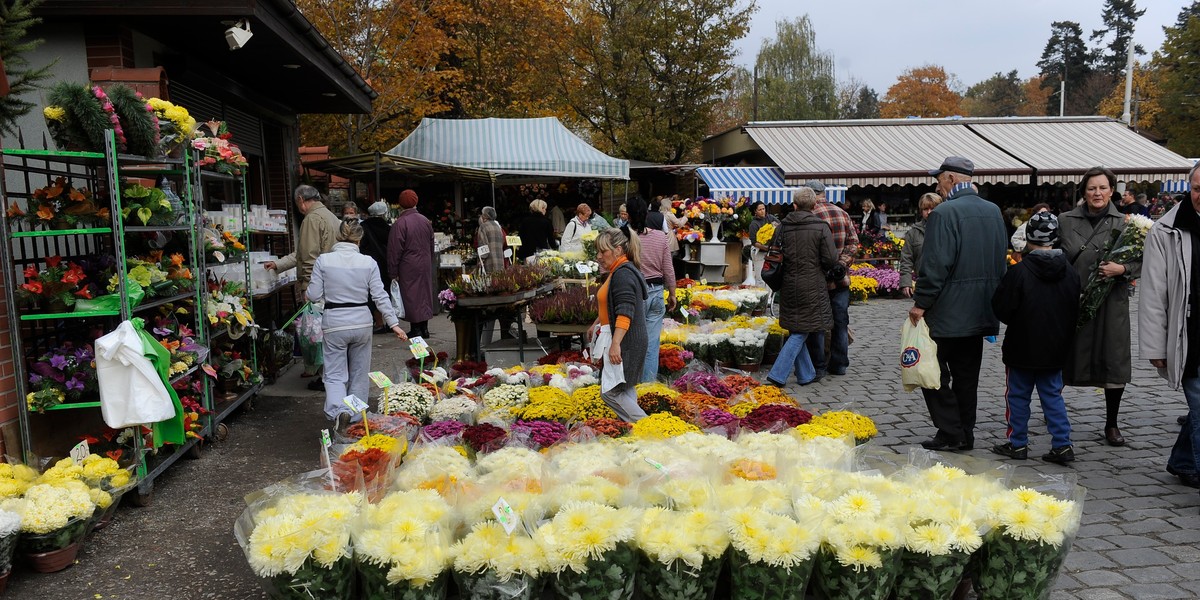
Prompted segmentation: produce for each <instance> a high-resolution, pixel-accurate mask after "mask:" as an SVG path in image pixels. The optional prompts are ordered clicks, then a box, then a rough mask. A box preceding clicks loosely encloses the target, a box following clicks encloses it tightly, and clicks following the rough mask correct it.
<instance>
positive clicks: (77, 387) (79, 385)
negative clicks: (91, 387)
mask: <svg viewBox="0 0 1200 600" xmlns="http://www.w3.org/2000/svg"><path fill="white" fill-rule="evenodd" d="M66 385H67V391H68V392H82V391H83V382H82V381H80V380H79V378H78V377H72V378H70V379H68V380H67V381H66Z"/></svg>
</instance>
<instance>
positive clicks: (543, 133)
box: [387, 117, 629, 179]
mask: <svg viewBox="0 0 1200 600" xmlns="http://www.w3.org/2000/svg"><path fill="white" fill-rule="evenodd" d="M387 154H391V155H394V156H403V157H408V158H415V159H419V160H423V161H429V162H434V163H440V164H444V165H453V166H457V167H470V168H473V169H485V170H487V171H491V172H492V173H495V174H496V175H499V176H518V177H580V178H588V179H629V161H627V160H624V159H619V158H613V157H611V156H609V155H607V154H605V153H603V152H601V151H599V150H597V149H595V148H593V147H592V146H591V145H589V144H588V143H587V142H585V141H583V140H582V139H581V138H580V137H579V136H577V135H575V134H574V133H572V132H571V130H569V129H567V128H566V127H564V126H563V124H562V123H560V122H559V121H558V119H556V118H554V117H543V118H537V119H497V118H488V119H431V118H426V119H422V120H421V124H420V125H418V126H417V128H416V129H415V130H413V132H412V133H410V134H409V135H408V137H406V138H404V140H403V141H401V142H400V143H399V144H397V145H396V146H395V147H394V148H392V149H391V150H388V151H387Z"/></svg>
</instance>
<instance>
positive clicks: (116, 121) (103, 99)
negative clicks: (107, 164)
mask: <svg viewBox="0 0 1200 600" xmlns="http://www.w3.org/2000/svg"><path fill="white" fill-rule="evenodd" d="M92 94H95V96H96V100H99V101H100V107H101V108H103V109H104V112H106V113H108V120H109V121H112V124H113V131H114V132H116V135H117V143H118V144H120V145H121V146H125V145H126V141H125V130H124V129H122V128H121V117H118V116H117V109H116V107H114V106H113V103H112V102H111V101H110V100H109V99H108V94H106V93H104V88H102V87H100V86H98V85H97V86H92Z"/></svg>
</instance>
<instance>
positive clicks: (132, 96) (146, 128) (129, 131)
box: [105, 84, 158, 157]
mask: <svg viewBox="0 0 1200 600" xmlns="http://www.w3.org/2000/svg"><path fill="white" fill-rule="evenodd" d="M105 92H106V93H107V94H108V99H109V101H110V102H112V105H113V108H115V109H116V111H117V116H118V117H120V118H121V128H122V129H124V130H125V139H127V140H128V142H129V144H128V145H129V153H130V154H137V155H140V156H151V157H153V156H154V154H155V152H156V150H157V148H158V125H157V124H156V123H155V121H154V113H153V112H152V111H148V110H146V101H145V100H144V99H142V98H139V97H138V94H137V92H135V91H133V88H130V87H129V86H126V85H121V84H117V85H113V86H111V87H109V88H108V89H106V90H105Z"/></svg>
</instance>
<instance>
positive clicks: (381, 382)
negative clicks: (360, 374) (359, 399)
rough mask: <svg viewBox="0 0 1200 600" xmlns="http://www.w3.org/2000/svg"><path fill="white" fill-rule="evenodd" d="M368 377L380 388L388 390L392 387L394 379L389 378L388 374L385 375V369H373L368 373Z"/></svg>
mask: <svg viewBox="0 0 1200 600" xmlns="http://www.w3.org/2000/svg"><path fill="white" fill-rule="evenodd" d="M367 377H368V378H369V379H370V380H371V381H372V382H373V383H374V384H375V385H377V386H379V387H380V388H383V389H385V390H386V389H387V388H390V387H392V380H391V379H388V376H387V375H384V374H383V371H371V372H370V373H367Z"/></svg>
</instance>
